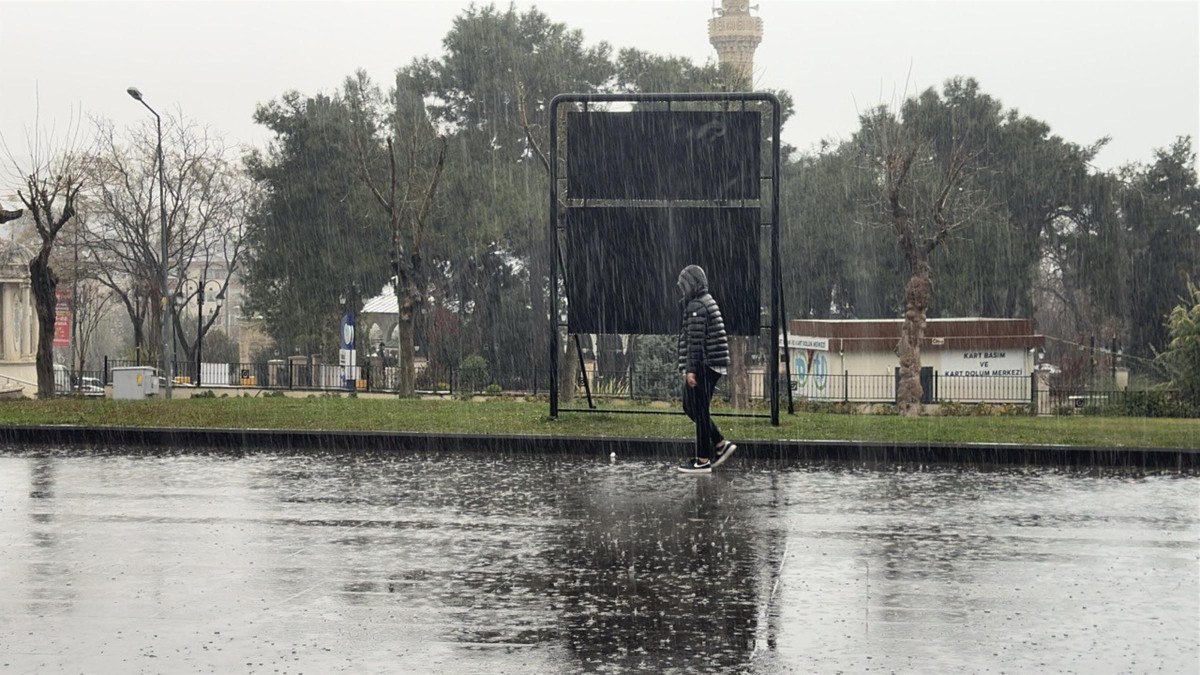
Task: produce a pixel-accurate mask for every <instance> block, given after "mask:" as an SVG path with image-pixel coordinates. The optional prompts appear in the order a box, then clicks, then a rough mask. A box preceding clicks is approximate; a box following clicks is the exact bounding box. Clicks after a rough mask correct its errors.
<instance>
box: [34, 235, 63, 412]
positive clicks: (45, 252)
mask: <svg viewBox="0 0 1200 675" xmlns="http://www.w3.org/2000/svg"><path fill="white" fill-rule="evenodd" d="M29 280H30V286H31V290H32V292H33V302H34V305H35V306H36V309H37V318H38V330H37V336H38V343H37V366H36V370H37V385H38V388H37V392H38V398H50V397H52V396H54V393H55V392H54V321H55V319H56V316H55V314H56V309H57V305H58V297H57V295H56V292H57V291H58V275H57V274H55V273H54V270H52V269H50V247H49V246H43V247H42V250H41V252H40V253H39V254H38V256H37V257H36V258H34V259H33V260H31V261H29Z"/></svg>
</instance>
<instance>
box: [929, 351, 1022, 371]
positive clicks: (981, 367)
mask: <svg viewBox="0 0 1200 675" xmlns="http://www.w3.org/2000/svg"><path fill="white" fill-rule="evenodd" d="M941 356H942V369H941V372H940V373H939V375H942V376H946V377H1002V376H1015V375H1028V374H1029V373H1028V372H1027V371H1026V370H1025V350H1023V349H995V350H981V349H968V350H958V351H950V350H946V351H944V352H942V355H941Z"/></svg>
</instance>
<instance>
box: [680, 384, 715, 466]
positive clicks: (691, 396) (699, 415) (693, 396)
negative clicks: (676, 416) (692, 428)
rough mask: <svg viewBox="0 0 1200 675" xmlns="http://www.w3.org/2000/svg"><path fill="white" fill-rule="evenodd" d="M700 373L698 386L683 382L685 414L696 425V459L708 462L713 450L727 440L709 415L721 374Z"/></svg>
mask: <svg viewBox="0 0 1200 675" xmlns="http://www.w3.org/2000/svg"><path fill="white" fill-rule="evenodd" d="M700 371H701V372H699V373H696V386H694V387H689V386H688V385H687V380H686V379H685V380H684V382H683V412H685V413H687V416H688V417H690V418H692V421H693V422H695V423H696V459H701V460H707V459H709V458H710V457H712V451H713V448H715V447H716V446H717V444H718V443H720V442H721V441H723V440H725V437H724V436H722V435H721V430H720V429H718V428H717V425H716V423H715V422H713V420H712V415H711V414H710V413H709V404H710V403H711V402H712V396H713V390H714V389H716V387H717V380H719V379H721V374H720V373H718V372H717V371H715V370H713V369H711V368H701V369H700Z"/></svg>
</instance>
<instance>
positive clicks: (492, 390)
mask: <svg viewBox="0 0 1200 675" xmlns="http://www.w3.org/2000/svg"><path fill="white" fill-rule="evenodd" d="M483 391H484V393H487V394H492V395H496V394H502V393H504V390H503V389H501V388H500V385H498V384H496V383H495V382H493V383H491V384H489V385H488V386H487V388H486V389H484V390H483Z"/></svg>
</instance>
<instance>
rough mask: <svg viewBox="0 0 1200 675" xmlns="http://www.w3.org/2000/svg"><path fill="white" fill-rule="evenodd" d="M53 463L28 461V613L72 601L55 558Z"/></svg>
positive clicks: (50, 459) (57, 552)
mask: <svg viewBox="0 0 1200 675" xmlns="http://www.w3.org/2000/svg"><path fill="white" fill-rule="evenodd" d="M56 473H57V462H56V460H55V459H54V458H53V457H46V456H39V457H35V458H33V459H32V466H31V467H30V476H29V500H30V501H29V520H30V527H29V537H30V540H31V542H32V543H33V546H34V549H33V551H34V553H33V556H32V557H31V559H30V561H29V563H30V564H29V569H30V571H31V572H32V573H33V579H32V581H33V583H32V584H31V586H30V587H29V602H30V606H29V609H30V610H31V611H36V612H45V611H46V610H47V609H48V608H49V607H54V608H56V609H57V608H58V603H65V604H66V605H67V606H70V605H71V603H72V600H73V599H74V597H75V593H74V591H73V590H72V589H71V584H70V583H65V582H67V581H68V579H65V578H64V575H65V574H67V573H68V572H69V568H68V567H67V566H66V565H65V564H63V562H62V561H61V560H59V557H60V556H61V555H62V553H61V551H60V550H59V538H58V533H57V527H58V523H57V522H56V521H57V518H56V516H55V513H54V509H55V506H54V486H55V482H56V480H55V479H56Z"/></svg>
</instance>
